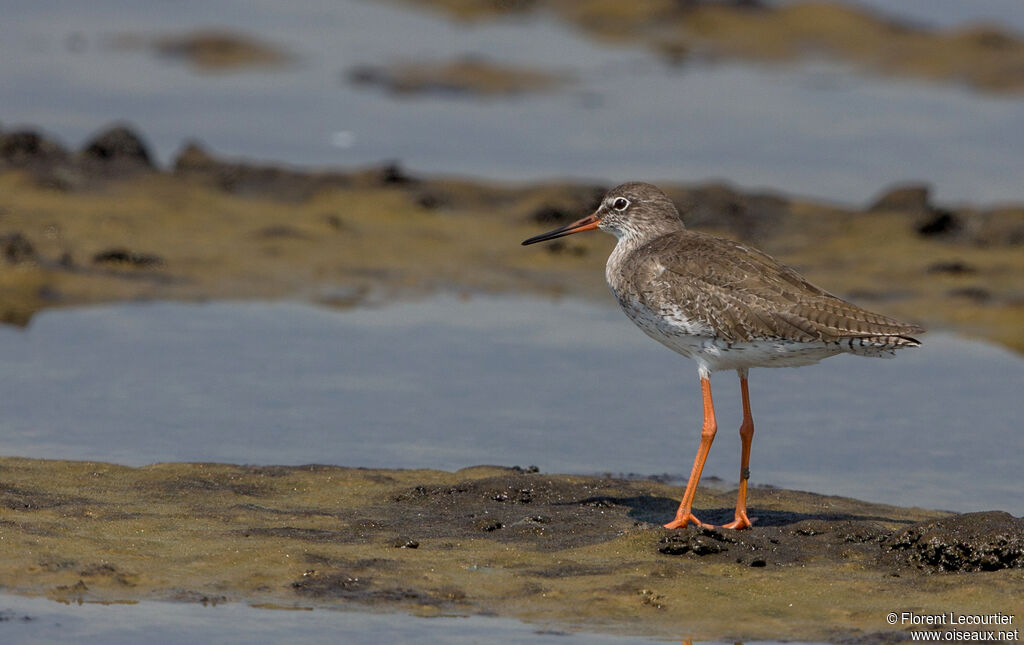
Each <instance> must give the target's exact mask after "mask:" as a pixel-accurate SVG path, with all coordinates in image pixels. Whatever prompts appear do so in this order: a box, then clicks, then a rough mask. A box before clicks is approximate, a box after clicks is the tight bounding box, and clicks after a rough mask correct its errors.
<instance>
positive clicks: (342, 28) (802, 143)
mask: <svg viewBox="0 0 1024 645" xmlns="http://www.w3.org/2000/svg"><path fill="white" fill-rule="evenodd" d="M872 1H873V2H875V4H885V5H886V6H885V8H886V9H888V10H890V11H892V12H894V13H897V14H898V15H901V16H902V15H909V16H911V17H913V18H914V19H915V20H919V21H924V22H929V21H930V23H937V24H941V25H948V24H950V23H956V22H958V21H960V20H964V19H971V18H975V17H985V16H990V15H993V14H998V15H999V16H1001V17H1002V19H1003V20H1004V21H1005V22H1006V23H1007V24H1009V25H1011V26H1013V25H1017V26H1020V25H1022V24H1024V4H1022V3H1019V2H1007V1H1005V0H1003V1H1001V2H1000V1H999V0H987V2H985V3H982V4H979V5H978V6H977V7H976V8H975V9H973V10H968V9H964V8H963V7H964V6H968V5H970V6H973V5H974V4H975V3H959V5H958V6H959V7H960V8H959V9H957V8H955V7H954V6H952V5H951V4H950V3H948V2H945V3H940V4H936V3H932V2H927V1H926V0H914V1H912V2H905V3H903V4H901V3H899V2H896V3H887V2H886V3H881V2H880V1H878V0H872ZM933 5H934V9H933V8H932V7H933ZM3 13H4V19H3V20H2V21H0V60H3V61H4V64H3V65H0V106H3V108H2V111H0V123H2V124H3V126H4V127H5V129H10V128H13V127H16V126H17V125H19V124H31V125H36V126H41V127H43V128H45V129H47V130H48V131H50V132H52V133H54V134H56V135H57V136H59V137H61V138H63V139H64V140H66V141H67V142H68V143H71V144H73V145H79V144H80V143H81V142H83V141H84V140H85V139H86V138H87V137H88V136H89V135H91V134H92V133H93V132H94V131H95V130H96V129H97V128H99V127H100V126H102V125H104V124H107V123H109V122H111V121H113V120H128V121H131V122H133V123H135V124H136V125H137V126H138V127H139V128H140V129H141V131H142V132H143V133H144V134H145V136H146V137H147V138H148V139H149V140H150V141H151V143H152V144H153V145H154V147H155V149H156V152H157V154H158V156H159V157H160V158H161V159H162V160H164V161H165V162H166V161H167V160H169V159H170V158H171V157H172V156H173V154H174V153H175V151H176V150H177V149H178V148H179V147H180V145H181V144H182V141H183V140H184V139H186V138H192V137H195V138H199V139H201V140H202V141H204V142H206V143H207V144H208V145H209V146H211V147H212V148H213V149H214V150H215V151H217V152H220V153H224V154H229V155H243V156H247V157H255V158H260V159H266V160H273V161H285V162H290V163H295V164H303V165H324V164H326V165H347V164H365V163H376V162H380V161H382V160H390V159H398V160H401V161H402V162H403V163H405V164H406V165H408V166H410V167H411V168H412V169H413V170H414V171H417V172H430V173H460V174H467V175H472V176H483V177H489V178H498V179H504V180H507V179H550V178H552V177H578V178H591V179H596V180H600V181H603V182H606V183H618V182H620V181H624V180H627V179H637V180H648V181H660V180H674V181H702V180H708V179H716V178H717V179H726V180H730V181H733V182H737V183H739V184H741V185H743V186H748V187H769V188H772V189H777V190H783V191H787V192H794V193H798V194H806V195H813V196H818V197H823V198H826V199H832V200H842V201H848V202H853V203H863V202H865V201H867V200H869V199H871V198H872V197H873V196H874V195H875V194H876V193H877V192H878V191H880V190H882V189H883V188H884V187H886V186H888V185H890V184H892V183H894V182H898V181H906V180H924V181H927V182H930V183H932V184H934V185H935V187H936V192H937V196H938V197H939V198H940V199H943V200H958V201H959V200H969V201H974V202H981V203H992V202H999V201H1019V200H1020V199H1021V198H1022V193H1021V189H1020V177H1019V172H1018V168H1019V167H1020V163H1019V162H1020V150H1021V149H1024V127H1021V126H1022V124H1024V102H1022V101H1020V100H1018V99H1015V98H1014V97H1012V96H1009V97H998V96H991V95H983V94H977V93H974V92H972V91H970V90H968V89H965V88H961V87H958V86H956V85H955V84H930V83H925V82H922V81H914V80H906V79H895V78H882V77H877V76H872V75H870V74H863V73H860V72H858V71H856V70H853V69H851V68H848V67H845V66H842V65H823V64H800V65H793V66H779V67H773V66H760V65H756V64H732V63H730V64H711V63H708V62H694V63H692V64H688V65H685V66H681V67H673V66H671V65H669V64H667V63H665V62H664V61H662V60H659V59H658V58H657V57H656V56H655V55H654V54H652V53H651V52H649V51H648V50H647V49H645V48H643V47H640V46H634V47H618V48H616V47H609V46H604V45H600V44H598V43H596V42H595V41H592V40H589V39H587V38H586V37H585V36H584V35H582V34H580V33H578V32H576V31H574V30H573V29H572V28H571V27H569V26H567V25H563V24H561V23H558V22H555V21H554V20H550V19H545V17H544V16H543V15H535V16H533V17H531V18H528V19H509V20H497V21H481V22H471V23H460V22H454V21H449V20H446V19H444V18H442V17H440V16H439V15H438V14H435V13H431V12H417V11H412V10H409V9H408V8H404V7H403V6H402V5H401V4H398V3H394V4H392V3H383V2H368V1H361V0H343V1H341V2H336V1H334V0H330V1H328V0H317V1H310V2H303V3H291V4H282V3H272V2H249V1H244V2H243V1H242V0H225V1H223V2H216V3H210V2H203V1H202V0H179V1H176V2H157V3H136V2H127V1H126V0H96V1H95V2H90V3H88V4H69V3H67V2H61V1H59V0H39V1H37V2H32V3H7V6H4V12H3ZM209 26H220V27H227V28H231V29H235V30H240V31H242V32H246V33H251V34H254V35H257V36H260V37H263V38H265V39H267V40H270V41H271V42H275V43H278V44H280V45H281V46H282V47H284V48H286V49H288V50H289V51H290V52H292V53H293V54H294V55H295V56H296V57H297V62H296V64H294V65H292V66H290V67H287V68H285V69H283V70H281V71H276V72H265V71H248V72H243V73H239V74H228V75H222V74H197V73H195V72H193V71H192V70H190V69H189V68H188V66H187V65H185V64H184V63H181V62H179V61H173V60H167V59H161V58H158V57H155V56H152V55H149V54H147V53H145V52H142V51H124V50H118V49H115V48H112V47H111V46H110V44H109V41H110V39H111V37H112V36H114V35H116V34H118V33H123V32H131V33H142V34H151V35H152V34H165V33H180V32H182V31H184V30H189V29H197V28H203V27H209ZM467 54H475V55H482V56H485V57H488V58H490V59H492V60H496V61H500V62H503V63H508V64H513V65H525V66H534V67H540V68H543V69H547V70H553V71H565V72H568V73H569V74H571V75H572V76H573V77H574V78H575V82H574V83H573V84H571V85H569V86H568V87H567V88H566V89H564V90H562V91H557V92H553V93H547V94H539V95H528V96H523V97H516V98H512V99H506V100H480V99H472V98H469V99H459V98H454V97H452V96H437V95H430V96H423V97H413V98H406V99H395V98H393V97H391V96H389V95H387V94H385V93H384V92H380V91H374V90H367V89H363V88H356V87H353V86H351V85H349V84H347V83H346V82H345V81H344V75H345V73H346V71H347V70H349V69H351V68H352V67H353V66H357V65H363V64H376V65H379V64H385V63H388V62H392V61H396V60H444V59H449V58H453V57H459V56H464V55H467ZM339 144H340V145H339Z"/></svg>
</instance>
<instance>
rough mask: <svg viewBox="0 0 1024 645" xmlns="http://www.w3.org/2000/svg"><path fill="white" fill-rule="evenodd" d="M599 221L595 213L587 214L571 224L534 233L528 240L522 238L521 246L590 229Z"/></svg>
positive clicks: (595, 226)
mask: <svg viewBox="0 0 1024 645" xmlns="http://www.w3.org/2000/svg"><path fill="white" fill-rule="evenodd" d="M600 221H601V218H599V217H598V216H597V214H596V213H595V214H593V215H587V216H586V217H584V218H583V219H578V220H576V221H575V222H573V223H572V224H566V225H565V226H563V227H561V228H556V229H555V230H553V231H548V232H547V233H541V234H540V235H535V236H533V237H531V238H530V239H528V240H523V246H526V245H528V244H536V243H537V242H546V241H548V240H553V239H555V238H559V237H565V236H566V235H572V234H573V233H580V232H582V231H592V230H594V229H595V228H597V224H598V222H600Z"/></svg>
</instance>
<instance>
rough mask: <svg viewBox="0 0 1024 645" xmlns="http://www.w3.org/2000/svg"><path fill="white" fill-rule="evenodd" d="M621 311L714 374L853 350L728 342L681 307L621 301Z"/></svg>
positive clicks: (778, 341)
mask: <svg viewBox="0 0 1024 645" xmlns="http://www.w3.org/2000/svg"><path fill="white" fill-rule="evenodd" d="M619 304H620V305H621V307H622V310H623V311H624V312H625V313H626V315H627V316H629V318H630V319H631V320H632V321H633V322H634V323H635V324H636V326H637V327H639V328H640V329H642V330H643V331H644V333H646V334H647V335H648V336H650V337H651V338H653V339H654V340H656V341H658V342H659V343H661V344H662V345H665V346H666V347H668V348H669V349H671V350H673V351H675V352H677V353H679V354H682V355H683V356H686V357H688V358H692V359H694V360H695V361H697V363H698V365H699V366H700V367H701V368H704V369H707V370H708V371H711V372H714V371H719V370H734V369H744V368H749V367H800V366H802V365H811V364H813V363H817V362H818V361H820V360H822V359H824V358H828V357H829V356H835V355H836V354H840V353H842V352H844V351H850V350H849V349H848V348H847V347H845V345H840V344H839V343H835V342H826V341H812V342H803V341H795V340H785V339H765V340H751V341H732V342H730V341H728V340H725V339H722V338H719V337H717V336H716V335H715V333H714V330H713V329H712V328H711V327H709V326H708V325H706V324H704V323H702V322H701V321H698V320H694V319H692V318H689V317H687V316H686V315H685V314H684V313H683V312H682V311H681V310H680V309H679V308H675V307H673V308H670V309H668V310H666V311H659V312H655V311H652V310H651V309H650V308H648V307H646V306H644V305H642V304H640V303H638V302H635V301H634V302H629V301H624V300H621V299H620V300H619Z"/></svg>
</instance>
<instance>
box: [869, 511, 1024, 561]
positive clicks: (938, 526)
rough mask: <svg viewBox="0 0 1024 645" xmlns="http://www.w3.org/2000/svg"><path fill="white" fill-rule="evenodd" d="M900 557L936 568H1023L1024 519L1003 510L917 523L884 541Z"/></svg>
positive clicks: (889, 549) (886, 546)
mask: <svg viewBox="0 0 1024 645" xmlns="http://www.w3.org/2000/svg"><path fill="white" fill-rule="evenodd" d="M884 546H885V548H887V549H888V551H890V552H892V553H895V554H897V555H898V556H899V557H900V559H901V560H903V561H905V562H906V563H908V564H910V565H913V566H916V567H918V568H921V569H933V570H936V571H997V570H999V569H1011V568H1017V569H1021V568H1024V519H1021V518H1016V517H1013V516H1012V515H1010V514H1009V513H1004V512H1001V511H988V512H982V513H965V514H963V515H955V516H953V517H949V518H943V519H940V520H933V521H930V522H922V523H919V524H915V525H913V526H911V527H909V528H907V529H905V530H903V531H901V532H899V533H897V534H896V535H894V536H893V537H891V538H890V539H889V540H887V541H886V542H885V544H884Z"/></svg>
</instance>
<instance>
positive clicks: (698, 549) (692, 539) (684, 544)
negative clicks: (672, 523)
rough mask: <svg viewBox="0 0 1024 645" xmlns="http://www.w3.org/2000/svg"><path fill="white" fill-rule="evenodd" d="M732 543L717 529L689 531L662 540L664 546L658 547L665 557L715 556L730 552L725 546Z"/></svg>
mask: <svg viewBox="0 0 1024 645" xmlns="http://www.w3.org/2000/svg"><path fill="white" fill-rule="evenodd" d="M732 542H733V540H731V539H729V538H726V537H725V536H724V535H723V534H722V532H721V531H717V530H715V529H704V528H702V529H696V530H693V529H688V530H686V531H685V532H680V533H675V534H673V535H669V536H667V537H663V538H661V544H662V546H660V547H658V551H659V552H661V553H664V554H665V555H684V554H686V553H692V554H693V555H713V554H715V553H722V552H723V551H728V550H729V548H728V547H727V546H725V545H726V544H729V543H732Z"/></svg>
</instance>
